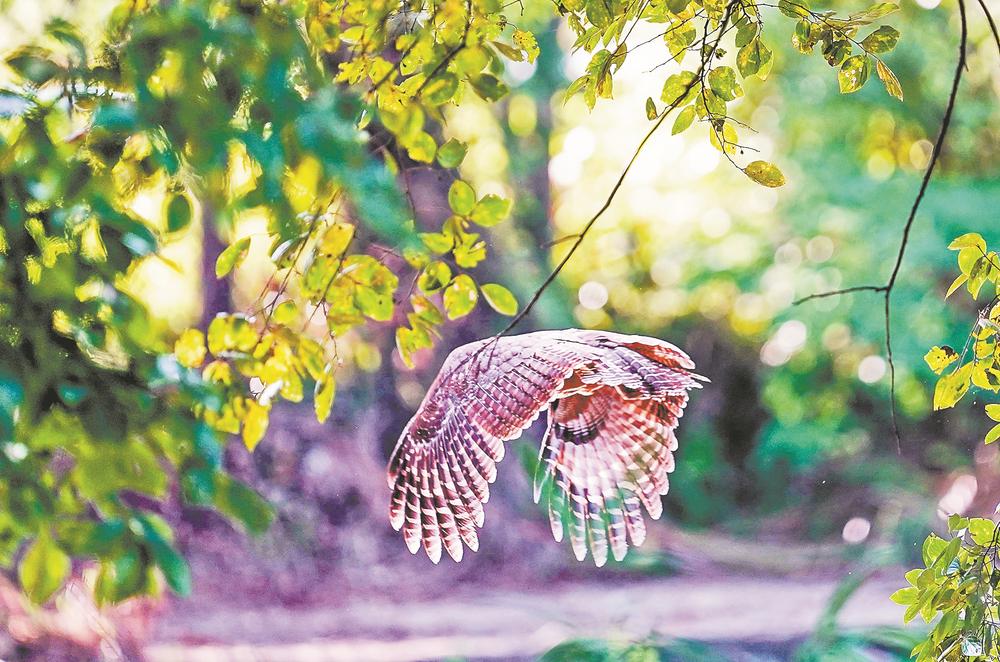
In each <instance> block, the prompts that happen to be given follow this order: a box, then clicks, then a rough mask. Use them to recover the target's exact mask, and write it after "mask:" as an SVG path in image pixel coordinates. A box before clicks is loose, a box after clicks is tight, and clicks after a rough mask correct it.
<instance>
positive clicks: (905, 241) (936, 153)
mask: <svg viewBox="0 0 1000 662" xmlns="http://www.w3.org/2000/svg"><path fill="white" fill-rule="evenodd" d="M982 1H983V0H980V3H982ZM984 9H985V5H984ZM958 15H959V18H960V19H961V26H962V27H961V36H960V39H959V45H958V62H957V63H956V65H955V75H954V77H953V78H952V81H951V92H950V93H949V94H948V103H947V105H946V106H945V110H944V116H943V117H942V118H941V128H940V129H939V130H938V136H937V140H935V141H934V148H933V150H932V151H931V158H930V161H929V162H928V164H927V170H925V171H924V176H923V178H922V179H921V181H920V188H919V189H917V195H916V197H915V198H914V199H913V205H912V206H911V207H910V214H909V216H907V218H906V223H905V225H904V226H903V237H902V239H901V240H900V242H899V250H898V252H897V253H896V262H895V264H894V265H893V267H892V273H891V274H890V275H889V280H888V281H887V282H886V284H885V285H857V286H854V287H848V288H844V289H840V290H832V291H830V292H821V293H819V294H811V295H809V296H807V297H803V298H802V299H799V300H798V301H796V302H794V304H793V305H798V304H800V303H804V302H806V301H810V300H812V299H821V298H825V297H831V296H835V295H838V294H847V293H849V292H860V291H869V292H881V293H882V295H883V300H884V308H885V352H886V359H887V361H888V363H889V398H890V401H891V410H892V429H893V433H894V434H895V435H896V450H897V451H898V452H901V450H902V436H901V435H900V432H899V420H898V416H897V411H896V364H895V361H894V360H893V355H892V323H891V321H892V293H893V291H894V290H895V287H896V279H897V278H898V277H899V270H900V268H901V267H902V266H903V258H904V257H905V256H906V248H907V246H908V245H909V242H910V231H911V230H912V229H913V221H914V219H916V217H917V210H918V209H920V203H921V202H923V199H924V194H925V193H926V192H927V187H928V185H929V184H930V181H931V177H932V176H933V175H934V168H935V166H936V165H937V162H938V159H939V158H940V156H941V149H942V147H943V146H944V140H945V137H946V136H947V134H948V128H949V127H950V126H951V117H952V113H953V112H954V110H955V100H956V98H957V97H958V86H959V83H961V81H962V73H963V72H964V71H965V51H966V47H967V44H968V36H969V35H968V31H969V30H968V25H967V21H966V14H965V0H958ZM987 15H989V12H988V11H987Z"/></svg>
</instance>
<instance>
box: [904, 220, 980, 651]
mask: <svg viewBox="0 0 1000 662" xmlns="http://www.w3.org/2000/svg"><path fill="white" fill-rule="evenodd" d="M949 248H950V249H951V250H953V251H957V252H958V268H959V272H960V273H959V275H958V277H957V278H955V280H954V281H953V282H952V284H951V286H950V287H949V288H948V292H947V294H946V297H949V296H951V295H952V294H954V293H955V292H956V291H958V290H959V289H961V288H962V287H963V286H964V287H965V289H966V290H967V291H968V293H969V295H970V296H971V297H972V299H973V300H977V299H978V298H979V295H980V293H981V292H982V289H983V287H984V286H986V285H987V284H992V286H993V289H992V291H993V295H994V296H993V297H992V299H991V300H990V301H989V302H988V303H987V304H986V305H985V306H984V307H982V308H979V310H978V312H977V315H976V321H975V323H974V325H973V327H972V330H971V331H970V332H969V333H968V335H967V337H966V339H965V342H964V346H963V349H962V352H961V353H959V352H957V351H955V350H954V349H952V348H951V347H950V346H948V345H942V346H935V347H932V348H931V349H930V351H928V352H927V355H926V356H925V357H924V360H925V362H926V363H927V366H928V367H929V368H930V369H931V370H932V371H933V372H934V373H935V374H937V375H941V376H940V377H939V378H938V381H937V385H936V387H935V390H934V408H935V409H949V408H951V407H954V406H955V405H956V404H957V403H958V402H959V401H960V400H961V399H962V398H963V397H964V396H965V395H966V394H968V393H969V392H970V391H971V390H973V389H981V390H983V391H988V392H991V393H994V394H996V393H997V392H998V391H1000V365H998V363H997V351H996V345H997V332H998V331H1000V326H998V322H1000V305H998V303H997V302H998V301H1000V288H998V284H1000V264H998V263H997V254H996V252H994V251H990V250H989V248H988V246H987V244H986V241H985V240H984V239H983V237H982V236H981V235H979V234H977V233H968V234H964V235H962V236H960V237H958V238H956V239H955V240H954V241H952V242H951V244H950V245H949ZM986 414H987V416H988V417H989V418H990V419H992V420H993V421H995V422H996V424H995V425H994V426H993V427H992V428H991V429H990V431H989V432H987V433H986V438H985V442H986V443H987V444H991V443H993V442H995V441H996V440H997V439H998V438H1000V404H987V405H986ZM997 531H998V529H997V525H996V523H994V522H993V521H991V520H988V519H983V518H972V519H969V518H966V517H961V516H959V515H954V514H952V515H951V516H950V517H949V519H948V533H949V536H948V538H947V540H946V539H943V538H941V537H939V536H938V535H936V534H934V533H932V534H930V535H929V536H928V537H927V538H926V540H925V541H924V544H923V554H922V557H923V565H924V567H923V568H916V569H914V570H911V571H909V572H908V573H906V579H907V581H909V583H910V586H909V587H908V588H903V589H900V590H899V591H896V593H894V594H893V596H892V599H893V600H894V601H895V602H897V603H899V604H901V605H906V607H907V610H906V614H905V620H906V621H910V620H912V619H913V618H914V617H916V616H917V615H918V614H919V615H920V616H921V617H922V618H923V619H924V620H925V621H926V622H928V623H930V622H931V620H932V619H934V618H935V617H937V616H940V619H939V620H938V622H937V623H936V624H935V626H934V628H933V629H932V630H931V634H930V636H929V637H928V639H927V640H926V641H923V642H921V643H920V644H919V645H917V646H916V647H915V648H914V649H913V655H914V656H915V657H916V658H917V660H960V659H966V660H979V659H982V660H988V659H995V658H996V657H997V655H1000V641H998V640H997V639H998V633H997V630H996V622H997V620H998V618H1000V614H998V611H997V605H998V600H997V596H998V595H1000V571H998V570H997V569H996V563H997V545H998V543H997V535H998V534H997Z"/></svg>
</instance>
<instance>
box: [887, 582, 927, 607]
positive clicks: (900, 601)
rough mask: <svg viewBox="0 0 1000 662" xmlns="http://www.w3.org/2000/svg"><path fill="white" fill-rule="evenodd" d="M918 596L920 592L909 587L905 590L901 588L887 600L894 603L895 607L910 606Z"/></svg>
mask: <svg viewBox="0 0 1000 662" xmlns="http://www.w3.org/2000/svg"><path fill="white" fill-rule="evenodd" d="M919 596H920V590H919V589H917V588H914V587H913V586H909V587H907V588H901V589H899V590H898V591H896V592H895V593H893V594H892V595H890V596H889V599H890V600H892V601H893V602H895V603H896V604H897V605H912V604H913V603H915V602H916V601H917V598H918V597H919Z"/></svg>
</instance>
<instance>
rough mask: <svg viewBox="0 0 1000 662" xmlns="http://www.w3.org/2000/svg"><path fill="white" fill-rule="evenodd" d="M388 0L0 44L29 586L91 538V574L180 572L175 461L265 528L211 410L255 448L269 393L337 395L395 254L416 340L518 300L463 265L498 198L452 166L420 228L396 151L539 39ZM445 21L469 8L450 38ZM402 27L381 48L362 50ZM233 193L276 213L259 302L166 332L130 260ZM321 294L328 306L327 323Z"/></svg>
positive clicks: (51, 580)
mask: <svg viewBox="0 0 1000 662" xmlns="http://www.w3.org/2000/svg"><path fill="white" fill-rule="evenodd" d="M401 9H406V7H402V8H401V7H400V6H398V5H388V4H386V5H385V6H384V7H374V6H373V5H371V4H370V3H360V2H358V3H354V4H353V5H352V6H350V7H347V8H344V7H342V6H341V4H339V3H338V4H337V5H336V6H334V5H333V4H332V3H325V2H312V3H300V4H298V5H296V6H295V7H285V6H277V5H272V4H271V3H263V2H256V1H251V0H248V1H236V0H233V1H229V0H190V1H187V2H178V3H166V4H164V5H162V6H149V5H147V3H146V2H144V1H142V0H126V1H125V2H123V3H122V4H121V5H120V6H119V7H118V8H117V9H116V10H115V11H114V12H113V14H112V17H111V22H110V24H109V26H108V28H107V31H106V33H105V39H104V41H103V42H102V43H101V45H100V47H99V48H98V49H97V50H96V51H95V52H89V51H88V48H87V46H86V45H85V43H84V39H83V38H81V37H80V36H79V35H78V34H76V32H75V31H74V30H73V28H72V26H70V25H68V24H67V23H65V22H62V21H56V22H53V23H52V24H50V25H49V27H48V30H47V33H46V41H45V42H44V43H43V44H41V45H37V46H31V47H27V48H22V49H19V50H17V51H16V52H14V53H11V54H9V56H8V57H7V58H6V60H5V61H6V64H7V65H8V67H9V68H10V69H11V70H12V72H13V73H14V75H15V77H16V83H17V86H16V87H14V88H12V89H10V90H7V91H5V95H6V96H5V98H6V99H8V100H10V101H11V103H12V104H13V105H14V106H15V107H16V108H17V109H18V110H16V111H15V112H14V113H12V114H11V115H10V116H9V117H7V118H5V119H3V120H0V131H2V134H0V135H2V139H3V147H4V154H5V158H4V159H2V162H0V169H2V170H0V173H2V175H3V177H2V179H3V213H4V218H3V223H4V225H3V233H2V234H0V254H2V256H3V267H4V270H5V279H4V289H3V292H2V296H3V304H2V308H0V313H2V322H3V327H4V332H3V341H4V345H3V352H4V354H3V357H2V363H0V379H2V384H3V393H4V396H3V398H2V401H0V405H2V407H3V410H2V413H3V427H2V430H0V431H2V434H3V438H2V440H0V443H2V444H5V446H4V449H5V453H6V454H5V456H4V457H3V458H2V459H0V472H2V475H3V478H4V480H3V488H2V494H3V499H4V500H5V504H4V505H5V506H7V507H5V508H4V509H3V511H4V513H6V515H5V516H4V517H3V519H2V527H0V537H2V539H3V544H4V547H3V556H4V560H5V562H7V563H11V562H14V561H16V560H17V557H18V555H19V550H21V549H22V547H23V545H22V543H23V542H24V541H25V540H32V541H33V542H31V543H30V548H29V550H28V552H27V553H26V554H25V555H24V557H23V560H22V561H21V563H20V572H21V577H22V582H23V585H24V587H25V589H26V590H27V591H28V593H29V594H30V595H31V596H32V597H33V598H35V599H36V600H45V599H47V598H48V596H49V595H51V593H52V592H53V591H54V590H56V589H57V588H58V587H59V586H60V585H61V583H62V581H63V580H64V579H65V577H66V574H67V573H68V572H69V568H70V563H69V559H70V557H84V558H96V559H98V560H99V561H100V563H101V579H100V580H99V582H98V584H99V590H100V595H101V596H102V597H103V598H104V599H110V600H119V599H123V598H125V597H128V596H130V595H134V594H136V593H140V592H148V591H151V590H153V589H154V588H155V582H154V581H153V579H152V578H153V577H154V568H156V567H159V569H160V571H162V573H163V574H164V575H165V576H166V579H167V582H168V584H169V585H170V586H171V587H172V588H173V589H174V590H176V591H179V592H182V593H183V592H186V591H187V590H188V584H189V579H188V574H187V566H186V565H185V564H184V561H183V559H182V557H180V556H179V555H178V554H177V553H176V552H175V551H174V550H173V549H172V547H171V546H170V539H171V534H170V530H169V527H167V525H166V524H165V523H164V521H163V520H162V519H161V518H159V517H157V515H156V512H155V511H157V510H158V509H159V505H158V503H157V501H156V500H158V499H164V498H167V497H168V496H169V488H170V484H171V481H172V480H173V479H176V481H177V482H178V484H179V485H180V488H181V490H180V494H181V496H182V498H183V499H184V500H186V501H187V502H189V503H191V504H195V505H199V506H212V507H215V508H217V509H218V510H220V511H222V512H224V513H227V514H229V515H232V516H233V517H234V518H236V519H237V520H239V521H241V522H242V523H243V524H244V525H245V526H246V528H248V529H249V530H251V531H260V530H263V529H264V528H266V526H267V523H268V522H269V520H270V516H271V515H270V511H269V510H268V508H267V507H266V505H265V504H264V503H263V501H262V500H261V499H260V498H259V497H258V496H257V495H256V494H255V493H253V492H252V491H251V490H250V489H249V488H248V487H246V486H245V485H242V484H240V483H238V482H237V481H235V480H233V479H232V478H231V477H230V476H228V475H227V474H225V473H224V472H223V471H222V469H221V448H222V446H223V444H224V443H225V435H226V434H240V435H242V440H243V442H244V444H245V445H246V446H247V448H249V449H251V450H252V449H253V448H254V447H255V446H256V445H257V443H258V442H259V441H260V440H261V438H262V437H263V436H264V434H265V432H266V429H267V426H268V421H269V413H270V409H271V404H272V401H273V399H274V398H275V397H282V398H284V399H286V400H289V401H292V402H298V401H300V400H302V399H303V398H304V395H305V393H306V391H307V390H309V389H310V388H311V389H312V391H313V396H314V406H315V410H316V416H317V418H318V419H319V420H320V421H323V420H325V419H326V418H327V417H328V416H329V413H330V409H331V406H332V404H333V400H334V396H335V391H336V379H335V373H336V368H337V365H338V361H339V360H338V357H337V351H336V340H337V338H338V337H340V336H342V335H343V334H345V333H347V332H349V331H350V330H351V329H354V328H357V327H360V326H362V325H364V324H366V323H367V322H389V321H392V320H393V319H394V318H395V317H396V315H397V311H398V308H399V307H398V306H397V303H398V301H397V289H398V286H399V282H400V278H401V276H402V275H404V274H405V273H406V272H410V273H412V277H413V282H414V285H413V287H411V292H410V294H409V295H408V296H409V304H410V308H411V312H410V313H409V314H408V315H407V321H408V323H409V326H403V325H400V328H399V329H398V332H397V340H398V345H399V349H400V351H401V353H402V355H403V358H404V360H406V361H407V362H409V361H410V355H411V354H412V352H414V351H416V350H417V349H420V348H422V347H428V346H430V345H431V344H432V337H433V335H434V334H435V328H436V327H437V326H438V325H440V324H442V323H443V322H444V319H445V316H447V317H448V318H450V319H456V318H459V317H462V316H464V315H467V314H468V313H469V312H470V311H471V310H472V309H473V308H474V307H475V306H476V304H477V302H478V300H479V298H480V293H482V298H484V299H485V300H486V302H487V303H488V304H489V305H491V306H492V307H493V308H494V309H496V310H498V311H500V312H502V313H504V314H506V315H512V314H514V313H515V312H516V309H517V302H516V300H515V299H514V297H513V295H511V293H510V292H509V291H508V290H507V289H506V288H504V287H503V286H501V285H498V284H495V283H484V284H478V283H477V282H476V281H475V279H474V278H473V276H472V275H471V274H470V273H468V271H467V270H468V269H472V268H474V267H475V266H476V265H478V264H479V263H480V262H481V261H482V260H483V259H484V258H485V256H486V244H485V241H484V240H483V239H482V238H481V237H480V235H479V233H477V232H474V231H472V228H473V226H479V227H490V226H493V225H495V224H497V223H499V222H500V221H501V220H502V219H503V218H504V217H505V216H506V215H507V213H508V212H509V208H510V202H509V201H508V200H506V199H503V198H501V197H499V196H497V195H493V194H486V195H482V196H477V195H476V193H475V191H474V190H473V188H472V187H471V186H470V185H469V184H468V183H467V182H465V181H462V180H460V179H456V180H455V182H454V184H453V185H452V187H451V190H450V192H449V196H448V199H449V204H450V206H451V211H452V212H453V213H452V215H451V216H449V217H448V218H446V219H445V220H444V221H443V222H442V226H441V229H440V231H439V232H427V233H418V232H417V231H416V227H415V223H414V219H413V214H414V212H413V210H412V209H408V208H407V206H406V202H405V198H404V196H403V194H402V191H400V189H399V186H398V185H397V183H396V175H397V174H398V173H399V170H400V160H399V159H401V158H402V156H401V154H402V152H401V150H405V153H406V154H408V155H409V158H410V159H411V160H412V161H415V162H418V163H430V162H431V161H434V160H435V159H436V161H437V162H438V164H439V165H440V166H441V167H443V168H447V169H454V168H456V167H458V166H459V164H460V163H461V161H462V159H463V157H464V155H465V152H466V149H467V146H466V145H464V144H462V143H460V142H458V141H456V140H447V141H443V143H442V144H440V146H439V144H438V142H439V139H438V138H437V137H434V136H432V135H431V133H429V132H428V131H426V130H425V125H426V128H427V129H431V130H433V127H432V126H430V125H427V122H428V121H437V122H438V123H440V121H441V120H442V117H443V115H442V113H443V111H442V107H443V106H444V105H445V104H449V103H457V102H458V101H459V98H460V95H461V93H462V90H463V89H464V88H466V87H467V86H471V87H472V88H473V89H474V90H476V92H477V93H478V94H480V96H483V97H484V98H488V99H491V98H496V97H498V95H500V94H502V93H504V92H505V90H506V88H505V87H504V86H503V84H502V83H501V82H500V79H499V77H498V76H499V73H500V71H501V70H502V65H501V64H499V60H498V59H497V58H498V57H499V56H498V53H501V52H503V53H504V54H505V57H507V58H515V55H516V54H519V55H520V57H528V58H532V59H533V58H534V57H535V56H536V55H537V46H534V45H533V44H534V42H533V38H531V37H530V35H528V34H527V33H516V34H515V38H514V42H515V43H516V44H518V46H516V47H515V46H509V45H502V44H499V42H497V43H495V44H493V45H491V43H492V41H491V40H493V39H496V38H497V37H499V33H500V31H502V29H503V28H504V26H505V25H506V23H505V21H503V20H501V19H500V18H499V14H496V12H497V11H498V10H499V8H498V7H496V6H493V5H487V6H484V7H479V5H478V4H477V5H476V9H475V11H476V12H477V13H476V15H475V16H473V6H472V5H471V4H469V5H466V4H459V3H454V4H453V5H449V4H447V3H446V4H443V5H441V6H440V7H439V8H438V10H439V11H438V10H435V11H434V12H432V14H433V16H434V17H435V18H432V19H431V20H430V21H429V22H428V24H427V25H426V26H423V29H420V30H414V29H413V26H411V28H410V29H403V28H405V25H404V24H402V23H401V24H399V26H398V27H400V28H401V29H400V30H396V29H395V28H393V27H392V26H391V25H390V24H391V23H392V21H391V20H389V19H390V17H391V16H395V15H396V12H397V11H399V10H401ZM342 11H343V12H344V13H341V12H342ZM456 12H457V13H456ZM484 12H492V14H490V15H489V16H491V18H488V17H487V13H484ZM417 13H418V14H420V12H419V11H418V12H417ZM424 19H426V16H425V17H424ZM352 20H353V21H354V22H353V23H352ZM422 20H423V19H422ZM300 21H304V24H305V26H306V28H307V29H306V30H305V31H304V32H303V31H302V30H300V29H298V25H299V24H300ZM456 21H457V23H455V22H456ZM366 22H368V23H370V25H369V26H368V27H370V28H371V30H370V33H369V32H366V30H365V29H363V28H364V26H365V25H368V23H366ZM452 24H456V25H464V26H465V27H462V28H461V29H460V30H459V32H461V33H462V37H461V39H457V40H456V38H455V34H456V33H454V32H449V31H448V26H449V25H452ZM389 32H394V34H395V35H396V36H392V37H391V38H390V36H389ZM400 32H402V33H403V34H400ZM397 36H398V38H399V39H401V41H398V44H397ZM386 40H390V41H386ZM394 44H397V45H398V47H399V49H400V51H399V54H400V57H399V58H398V61H397V62H396V63H395V64H393V65H390V66H388V68H387V67H386V66H385V65H386V64H387V61H386V60H382V59H380V56H378V55H376V53H378V52H380V51H381V50H382V49H390V50H391V49H392V47H393V45H394ZM345 48H348V49H350V50H351V55H350V57H349V58H344V57H343V55H344V49H345ZM518 49H520V50H518ZM453 51H454V52H453ZM404 53H405V55H404ZM515 59H516V58H515ZM459 68H460V69H461V71H457V69H459ZM486 70H488V71H486ZM491 72H492V73H491ZM460 73H461V76H462V78H461V79H459V74H460ZM359 76H360V78H359ZM361 79H364V83H363V84H362V82H361ZM351 84H358V85H359V86H361V87H364V88H366V94H367V96H366V99H365V100H362V99H361V98H360V97H359V96H358V95H357V94H354V93H352V92H350V91H347V90H345V87H346V86H349V85H351ZM425 84H426V85H425ZM442 85H443V87H442ZM449 90H450V91H449ZM491 90H492V91H491ZM428 117H430V118H433V120H428V119H427V118H428ZM373 118H377V120H378V122H379V124H378V125H376V124H373V123H372V122H373ZM383 136H384V137H385V139H384V140H383V139H382V137H383ZM393 155H396V156H395V157H394V156H393ZM380 156H381V158H380ZM150 197H153V198H159V199H160V200H162V213H161V215H160V217H159V218H148V217H143V216H142V215H140V214H139V213H138V212H137V211H136V201H137V200H139V199H140V198H146V199H148V198H150ZM245 214H255V215H258V216H259V215H263V216H265V217H266V219H267V227H266V238H265V240H266V241H267V242H269V244H270V246H269V249H268V256H269V259H270V261H271V263H272V266H273V275H272V277H271V278H270V280H269V282H268V284H267V286H266V287H265V288H264V292H262V294H261V298H260V300H259V301H258V305H255V308H254V310H251V311H247V312H246V313H245V314H244V313H232V312H223V313H220V314H219V315H218V316H217V317H216V318H215V319H214V320H213V321H212V322H211V323H210V324H209V326H208V328H207V329H195V328H192V329H188V330H187V331H185V332H184V333H182V334H181V335H180V337H178V338H177V339H176V342H174V343H173V347H172V350H173V351H172V352H170V349H171V347H170V344H169V342H167V341H166V340H165V339H164V338H163V337H162V336H163V334H162V332H161V330H160V329H157V328H154V327H155V325H154V324H153V322H152V321H151V320H150V319H149V317H148V315H147V313H146V311H145V310H144V309H143V307H142V305H141V304H139V303H138V301H136V300H135V298H134V297H132V296H130V295H129V293H128V274H129V273H131V272H132V271H133V270H134V269H135V267H136V266H137V265H138V264H139V263H140V262H141V261H143V260H147V259H163V258H161V257H160V256H159V255H158V250H159V247H160V246H161V245H162V244H163V243H164V242H168V241H170V240H171V239H172V238H173V237H175V236H180V235H182V234H183V233H185V232H189V231H191V228H192V227H194V221H195V220H196V219H198V218H199V217H200V221H201V223H202V225H204V226H208V231H213V230H214V228H219V229H221V230H226V229H235V228H237V227H238V222H239V220H240V219H241V218H242V217H243V216H244V215H245ZM233 234H234V235H235V232H234V233H233ZM252 241H255V239H252V238H251V237H249V236H245V237H239V236H233V238H232V241H231V243H230V244H229V246H228V247H227V248H226V249H225V250H224V251H223V252H222V253H221V254H220V255H219V256H218V258H217V260H216V269H215V271H216V276H217V277H219V278H228V277H231V275H232V274H233V272H234V270H236V269H237V267H239V265H240V264H241V263H242V262H243V261H244V260H245V259H246V258H247V256H248V254H249V253H250V248H251V242H252ZM379 242H384V243H387V244H389V247H386V246H384V245H383V244H382V243H379ZM414 287H416V288H417V291H414V290H413V288H414ZM319 314H322V319H323V320H324V321H325V324H324V325H323V326H324V327H325V328H326V332H325V333H321V334H320V337H315V334H314V333H310V332H309V331H310V327H311V322H312V321H313V319H314V318H315V317H317V315H319ZM57 358H58V360H54V359H57ZM140 494H141V495H145V496H146V497H149V498H151V500H150V499H147V500H143V499H139V498H138V497H137V496H131V495H140ZM140 504H141V506H140Z"/></svg>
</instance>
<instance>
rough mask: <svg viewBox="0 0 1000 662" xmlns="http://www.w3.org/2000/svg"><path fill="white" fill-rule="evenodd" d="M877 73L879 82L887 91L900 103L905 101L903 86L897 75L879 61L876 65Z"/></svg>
mask: <svg viewBox="0 0 1000 662" xmlns="http://www.w3.org/2000/svg"><path fill="white" fill-rule="evenodd" d="M875 71H876V73H878V77H879V80H881V81H882V84H883V85H884V86H885V91H886V92H888V93H889V95H890V96H893V97H896V98H897V99H899V100H900V101H902V100H903V86H902V85H900V84H899V79H898V78H896V74H894V73H892V69H890V68H889V67H887V66H885V64H884V63H883V62H882V61H881V60H879V61H877V62H876V63H875Z"/></svg>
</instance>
